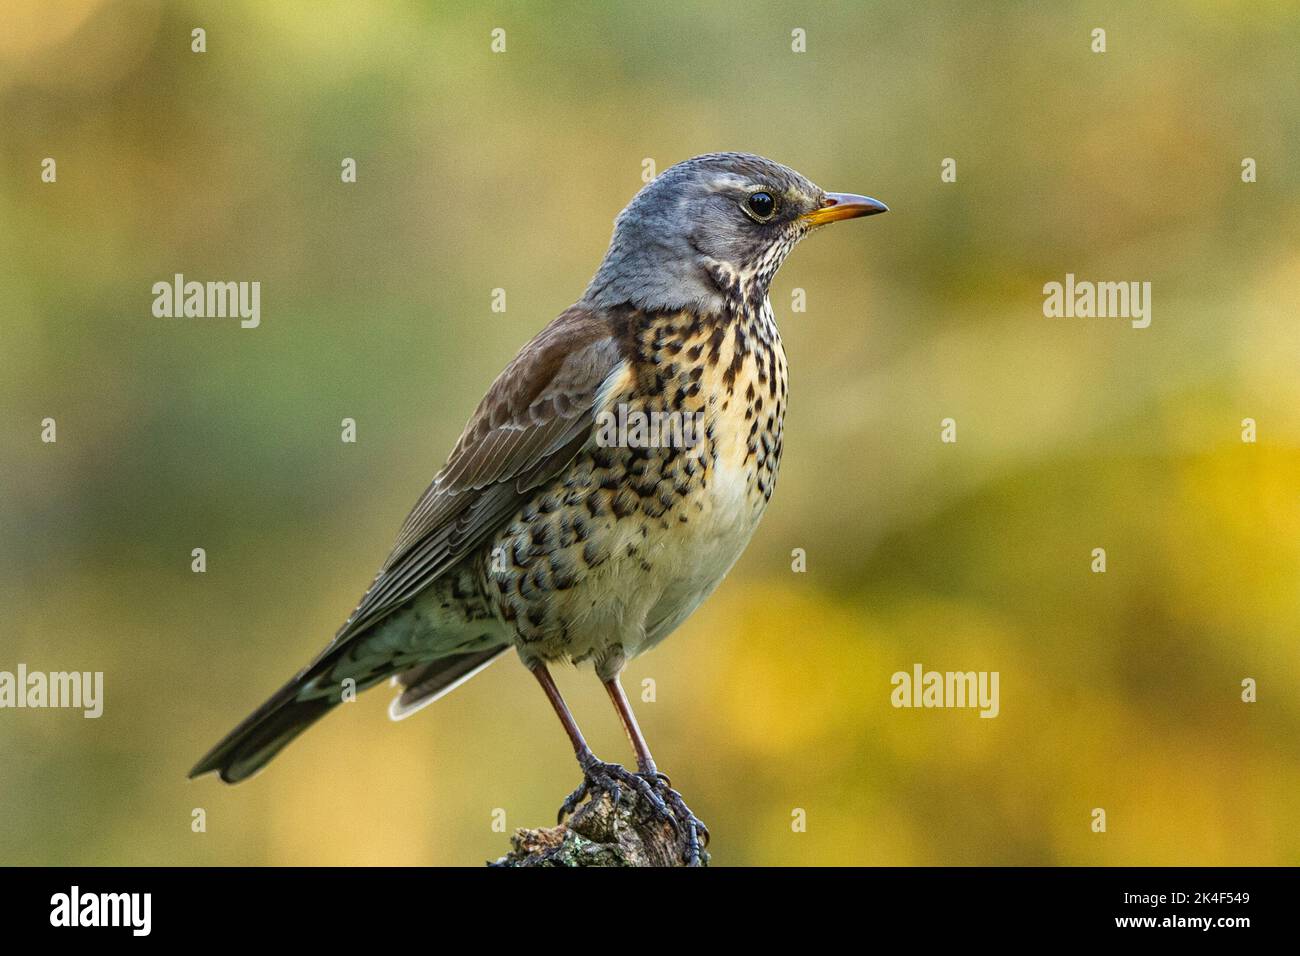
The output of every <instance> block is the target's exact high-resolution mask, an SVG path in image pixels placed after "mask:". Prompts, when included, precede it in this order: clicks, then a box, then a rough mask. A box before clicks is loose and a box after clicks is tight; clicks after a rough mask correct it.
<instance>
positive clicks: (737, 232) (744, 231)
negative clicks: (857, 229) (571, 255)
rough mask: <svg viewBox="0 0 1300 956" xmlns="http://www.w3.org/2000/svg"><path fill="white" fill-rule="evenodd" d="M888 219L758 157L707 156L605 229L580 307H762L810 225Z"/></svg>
mask: <svg viewBox="0 0 1300 956" xmlns="http://www.w3.org/2000/svg"><path fill="white" fill-rule="evenodd" d="M886 211H888V209H887V207H886V206H885V204H884V203H882V202H879V201H877V200H875V199H870V198H868V197H866V196H856V195H850V194H847V193H828V192H826V191H825V190H823V189H821V188H820V187H819V186H817V185H816V184H814V183H812V182H810V181H809V180H808V179H806V178H804V177H803V176H801V175H799V173H797V172H795V171H794V170H793V169H790V168H789V167H788V166H782V165H781V164H780V163H775V162H773V161H772V160H770V159H764V158H763V157H762V156H755V155H753V154H750V153H709V154H707V155H704V156H696V157H695V158H694V159H688V160H686V161H685V162H682V163H678V164H677V165H676V166H673V167H671V168H669V169H666V170H665V171H664V172H663V173H662V174H661V175H659V176H658V177H656V178H655V179H654V180H652V181H651V182H650V183H649V184H647V185H646V186H645V187H644V188H643V189H642V190H641V191H640V192H639V193H637V194H636V196H635V197H634V198H633V200H632V201H631V202H630V203H628V205H627V208H626V209H624V210H623V212H622V213H620V214H619V217H618V219H617V220H616V221H615V224H614V237H613V239H612V240H611V241H610V244H609V251H608V252H607V253H606V254H605V260H604V262H602V263H601V266H600V269H599V271H598V272H597V273H596V276H595V278H593V279H592V282H591V285H590V286H589V287H588V289H587V292H586V295H585V296H584V299H585V300H586V301H589V302H591V303H593V304H595V305H602V306H612V305H619V304H623V303H630V304H632V305H634V306H637V307H638V308H642V309H646V310H648V311H673V310H677V309H692V310H696V311H708V312H717V311H721V310H722V309H723V308H725V306H726V301H727V299H728V298H733V299H747V298H752V297H757V298H759V299H761V298H762V297H763V296H766V294H767V287H768V283H770V282H771V280H772V276H773V275H775V274H776V270H777V269H778V268H780V266H781V263H782V262H784V261H785V257H786V256H787V255H788V254H789V253H790V250H791V249H793V248H794V246H795V244H796V243H797V242H798V241H799V240H800V239H802V238H803V237H804V236H806V235H807V234H808V233H809V232H811V231H812V230H813V229H816V228H817V227H818V226H822V225H825V224H827V223H830V222H836V221H839V220H842V219H855V218H857V217H859V216H870V215H874V214H875V213H880V212H886Z"/></svg>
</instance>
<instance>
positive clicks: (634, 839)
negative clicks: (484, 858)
mask: <svg viewBox="0 0 1300 956" xmlns="http://www.w3.org/2000/svg"><path fill="white" fill-rule="evenodd" d="M510 844H511V850H510V852H509V853H507V854H506V855H505V856H503V857H501V859H499V860H497V861H496V862H495V863H492V864H489V865H491V866H684V865H685V856H686V841H685V839H684V838H683V837H682V836H681V835H680V834H679V833H678V832H677V828H676V827H674V826H673V825H672V823H670V822H668V821H667V820H664V819H662V818H660V817H657V816H655V815H653V814H650V813H647V812H646V808H645V806H644V802H643V801H642V799H641V796H640V795H639V794H637V793H635V792H633V791H630V790H627V789H625V790H624V791H623V794H622V797H621V799H620V800H619V802H618V804H617V805H615V804H614V800H613V798H612V797H611V796H610V795H609V794H608V793H603V792H602V793H597V794H595V795H593V796H591V797H588V798H587V800H586V801H585V802H584V803H583V804H582V805H581V806H579V807H578V809H577V810H576V811H575V812H574V813H573V815H572V816H570V817H569V818H568V820H566V821H565V822H564V823H562V824H560V825H559V826H554V827H543V828H538V829H519V830H516V831H515V832H514V834H513V835H512V836H511V837H510ZM700 860H701V863H702V865H705V866H707V865H708V860H709V855H708V853H707V852H706V851H704V850H701V851H700Z"/></svg>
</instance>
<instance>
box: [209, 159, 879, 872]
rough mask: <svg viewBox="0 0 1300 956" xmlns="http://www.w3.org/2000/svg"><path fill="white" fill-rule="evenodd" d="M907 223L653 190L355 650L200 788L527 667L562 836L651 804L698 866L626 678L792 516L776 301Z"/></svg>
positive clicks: (536, 352) (472, 442)
mask: <svg viewBox="0 0 1300 956" xmlns="http://www.w3.org/2000/svg"><path fill="white" fill-rule="evenodd" d="M887 211H888V207H886V206H885V204H884V203H882V202H880V201H878V200H876V199H872V198H870V197H868V196H863V195H857V194H850V193H834V192H826V191H825V190H823V189H821V188H820V187H818V186H817V185H815V184H814V183H813V182H812V181H810V180H809V179H807V178H805V177H804V176H803V175H801V174H800V173H798V172H796V171H794V170H793V169H791V168H789V167H787V166H784V165H782V164H780V163H777V162H774V161H773V160H770V159H766V158H763V157H761V156H758V155H755V154H752V153H743V152H718V153H708V154H705V155H701V156H696V157H694V158H692V159H688V160H685V161H683V162H680V163H677V164H675V165H673V166H671V167H669V168H667V169H665V170H664V171H663V172H662V173H661V174H660V175H658V176H656V177H654V178H653V179H651V180H650V181H649V182H648V183H646V184H645V185H644V186H643V187H642V188H641V189H640V191H639V192H638V193H637V194H636V195H635V196H634V197H633V199H632V201H631V202H630V203H629V204H628V205H627V207H626V208H624V209H623V211H622V212H621V213H620V214H619V215H618V217H617V218H616V219H615V221H614V231H613V236H612V238H611V240H610V243H609V247H608V250H607V252H606V253H605V256H604V258H603V260H602V261H601V263H600V265H599V267H598V269H597V270H596V273H595V275H594V277H593V278H592V279H591V281H590V283H589V284H588V286H587V288H586V291H585V292H584V293H583V295H582V297H581V298H580V299H579V300H578V301H577V302H576V303H575V304H574V305H572V306H570V307H569V308H568V309H566V310H564V312H562V313H561V314H560V315H559V316H558V317H557V318H555V319H554V320H553V321H552V322H551V323H550V324H549V325H547V326H545V327H544V328H543V329H542V330H541V331H540V332H539V333H538V334H537V335H536V336H535V337H534V338H533V339H532V340H531V341H530V342H528V343H527V344H526V345H525V346H524V347H523V348H522V349H521V350H520V351H519V353H518V354H517V355H516V356H515V357H514V359H513V360H512V361H511V362H510V363H509V364H508V365H507V366H506V367H505V369H504V371H502V372H501V374H500V375H499V376H498V377H497V378H496V380H495V381H494V382H493V383H492V385H491V386H490V387H489V389H488V391H487V394H486V395H485V397H484V398H483V400H482V401H481V402H480V403H479V405H478V407H477V409H476V410H475V411H474V413H473V415H472V416H471V417H470V419H469V421H468V423H467V424H466V426H465V428H464V430H463V432H462V433H461V435H460V438H459V439H458V440H457V441H456V443H455V446H454V447H453V448H452V450H451V453H450V455H449V456H448V458H447V461H446V463H445V464H444V465H443V467H442V469H441V470H440V471H438V473H437V474H436V475H435V477H434V478H433V481H432V483H431V484H430V485H429V486H428V488H427V489H426V490H425V491H424V493H423V494H422V495H421V496H420V498H419V500H418V501H417V502H416V504H415V506H414V508H413V509H412V510H411V512H410V514H409V516H408V517H407V518H406V521H405V522H404V523H403V525H402V527H401V529H400V531H399V532H398V535H397V540H396V543H395V544H394V545H393V548H392V550H391V552H390V553H389V555H388V557H387V559H386V560H385V561H384V563H383V565H382V567H381V569H380V571H379V573H378V574H377V575H376V577H375V578H374V580H373V582H372V583H371V585H370V587H369V588H368V589H367V590H366V592H365V594H364V596H363V597H362V598H361V601H360V603H359V604H358V605H357V607H356V609H355V610H354V611H353V612H352V614H351V615H350V616H349V617H348V619H347V620H346V621H345V622H344V624H343V626H342V627H341V628H340V629H339V630H338V632H337V633H336V635H335V636H334V638H333V640H331V641H330V642H329V643H328V644H327V645H326V647H325V648H324V650H322V651H321V652H320V653H319V654H318V655H317V656H316V657H315V659H313V660H312V661H311V662H310V663H309V664H308V665H307V666H306V667H305V668H303V669H302V670H301V671H300V672H299V673H298V674H297V675H296V676H295V677H294V678H293V679H292V680H290V681H289V682H288V683H287V684H285V686H284V687H282V688H281V689H280V690H279V691H277V692H276V693H275V694H273V695H272V696H271V697H270V698H269V699H268V700H267V701H266V702H265V703H264V704H262V706H261V707H259V708H258V709H257V710H255V711H254V712H253V713H252V714H251V715H249V716H248V717H247V718H246V719H245V720H244V721H243V722H242V723H240V724H239V725H238V726H237V727H235V729H234V730H232V731H231V732H230V733H229V734H228V735H227V736H226V737H225V738H224V739H222V740H221V741H220V742H219V743H218V744H217V745H216V746H215V747H213V748H212V749H211V750H210V751H209V752H208V753H207V754H206V755H205V756H204V757H203V758H202V759H201V760H200V761H199V762H198V763H197V764H196V765H195V767H194V768H193V770H192V771H191V772H190V776H191V777H196V776H200V775H202V774H206V773H209V772H212V771H215V772H217V773H218V774H219V775H220V778H221V779H222V780H223V781H225V782H227V783H236V782H239V781H241V780H244V779H246V778H247V777H249V776H251V775H252V774H253V773H255V772H256V771H258V770H260V769H261V768H262V767H263V766H264V765H265V764H266V763H267V762H268V761H270V760H271V759H272V758H273V757H275V756H276V755H277V754H278V753H279V752H280V751H281V750H282V749H283V748H284V747H285V746H286V745H287V744H288V743H289V742H290V741H292V740H293V739H294V738H296V737H297V736H298V735H299V734H301V733H302V732H303V731H304V730H306V729H307V728H308V727H309V726H311V725H312V724H313V723H315V722H316V721H317V720H318V719H320V718H321V717H322V716H324V715H325V714H326V713H327V712H329V711H330V710H332V709H333V708H334V707H335V706H336V705H338V704H339V703H340V701H341V700H342V699H344V697H345V696H346V693H345V690H346V689H350V690H351V691H352V692H354V693H355V692H359V691H361V690H365V689H367V688H369V687H372V686H374V685H376V684H379V683H380V682H382V681H384V680H385V679H388V680H390V682H392V683H393V684H394V685H395V686H396V688H397V693H396V696H395V697H394V699H393V701H392V703H391V705H390V708H389V713H390V716H391V717H392V718H393V719H395V720H396V719H402V718H405V717H408V716H410V715H411V714H413V713H415V712H416V711H418V710H420V709H421V708H423V707H425V706H427V705H428V704H430V703H432V702H433V701H435V700H437V699H438V698H440V697H441V696H443V695H444V694H446V693H448V692H449V691H451V690H453V689H454V688H456V687H458V686H459V685H460V684H462V683H463V682H465V681H467V680H469V679H470V678H471V677H473V676H475V675H476V674H478V673H479V672H481V671H482V670H483V669H484V668H486V667H487V666H488V665H489V664H491V663H492V662H493V661H495V660H496V659H497V658H499V657H500V656H501V655H502V654H504V653H505V652H506V651H508V650H509V649H511V648H514V650H515V651H516V652H517V656H518V658H519V660H520V661H521V662H522V663H523V665H524V666H525V667H526V668H528V670H529V671H531V672H532V674H533V676H534V677H535V678H536V679H537V681H538V683H539V684H540V685H541V689H542V691H543V693H544V694H545V696H546V698H547V700H548V701H549V702H550V704H551V706H552V708H553V709H554V711H555V713H556V714H557V716H558V717H559V720H560V723H561V724H562V726H563V728H564V730H565V732H566V734H567V735H568V738H569V742H570V743H571V744H572V746H573V750H574V753H575V755H576V757H577V760H578V764H579V767H580V770H581V772H582V782H581V784H580V785H579V786H578V788H577V789H576V790H574V792H573V793H572V794H570V796H569V797H568V798H567V799H566V800H565V801H564V804H563V806H562V807H561V809H560V813H559V817H560V820H561V821H562V820H563V819H564V818H565V816H566V814H568V813H571V812H573V811H574V808H575V807H576V806H577V805H578V804H579V803H580V802H581V801H582V800H583V799H584V798H585V797H586V796H587V795H588V794H592V793H597V792H606V793H610V794H611V795H613V796H614V797H615V799H617V797H618V795H619V794H620V793H622V788H624V787H627V788H631V789H633V790H634V791H635V792H637V793H639V794H640V795H642V796H643V797H644V798H645V800H646V802H647V804H648V805H649V807H650V812H653V813H655V814H658V815H660V816H662V817H663V818H664V819H666V820H667V821H669V822H671V823H672V825H673V826H674V827H676V828H677V830H678V832H680V833H682V834H683V835H684V840H683V845H684V846H685V850H684V851H683V852H684V860H685V862H686V863H688V864H698V863H699V860H700V849H701V847H702V846H706V845H707V840H708V829H707V827H706V826H705V825H704V824H703V822H702V821H700V820H699V819H698V818H697V817H696V816H695V815H694V814H693V813H692V812H691V811H690V810H689V808H688V807H687V806H686V804H685V802H684V800H683V799H682V797H681V795H680V794H679V793H677V791H675V790H673V789H672V787H671V781H670V780H669V779H668V777H667V776H666V775H664V774H663V773H661V772H660V771H659V769H658V767H657V765H656V763H655V760H654V758H653V756H652V754H651V751H650V748H649V746H648V745H647V743H646V740H645V737H644V735H643V734H642V732H641V729H640V727H639V726H638V723H637V720H636V716H635V714H634V713H633V711H632V707H631V705H630V704H629V702H628V698H627V694H626V693H625V692H624V690H623V687H622V684H621V682H620V679H619V675H620V673H621V672H622V670H623V668H624V665H625V664H626V663H627V662H628V661H629V660H631V659H633V658H634V657H637V656H638V655H640V654H643V653H645V652H646V651H648V650H650V649H651V648H652V647H654V646H655V645H657V644H658V643H659V642H660V641H662V640H663V639H664V638H665V637H667V636H668V635H669V634H670V633H672V631H673V630H675V629H676V628H677V627H678V626H679V625H680V624H681V623H682V622H683V621H684V620H685V619H686V618H687V617H688V616H689V615H690V614H691V613H692V612H693V611H694V610H695V609H696V608H697V607H698V606H699V605H700V604H701V602H703V601H704V600H705V599H706V598H707V597H708V596H709V595H710V594H711V593H712V592H713V591H714V589H715V588H717V587H718V585H719V583H720V582H721V581H722V579H723V578H724V576H725V575H726V574H727V572H728V571H729V570H730V569H731V567H732V566H733V565H734V564H735V562H736V560H737V559H738V558H739V557H740V555H741V553H742V552H743V551H744V549H745V547H746V546H747V544H748V543H749V540H750V538H751V537H752V536H753V534H754V531H755V529H756V528H757V527H758V524H759V520H760V519H761V518H762V516H763V513H764V511H765V510H766V508H767V505H768V502H769V500H770V499H771V497H772V492H773V488H774V486H775V483H776V478H777V471H778V468H779V466H780V462H781V455H782V448H783V444H782V429H783V421H784V416H785V410H786V398H787V366H786V356H785V351H784V348H783V347H782V344H781V336H780V333H779V332H778V330H777V325H776V320H775V317H774V315H773V311H772V305H771V302H770V300H769V295H768V290H769V286H770V283H771V281H772V277H773V276H774V275H775V274H776V271H777V269H778V268H780V266H781V264H782V263H783V262H784V261H785V259H786V257H787V255H789V253H790V251H791V250H792V249H793V248H794V247H795V245H796V244H797V243H798V242H799V241H800V240H801V239H803V238H804V237H805V236H807V235H808V234H809V233H811V232H812V231H814V230H816V229H819V228H821V227H822V226H825V225H827V224H830V223H834V222H838V221H842V220H848V219H855V218H859V217H863V216H871V215H875V214H877V213H883V212H887ZM656 426H659V427H656ZM564 662H568V663H572V664H575V665H585V664H590V665H591V667H592V669H593V670H594V672H595V674H596V676H597V678H598V679H599V680H600V681H601V683H602V684H603V685H604V687H605V690H606V691H607V692H608V695H609V698H610V700H611V702H612V704H613V706H614V709H615V711H616V712H617V714H618V717H619V719H620V721H621V723H622V725H623V729H624V730H625V732H626V734H627V737H628V740H629V742H630V744H631V748H632V750H633V752H634V754H635V758H636V766H637V769H636V771H635V772H634V771H630V770H628V769H626V768H624V767H623V766H622V765H620V764H617V763H606V762H604V761H602V760H600V759H598V758H597V757H596V756H595V754H594V753H593V752H592V750H591V748H590V747H589V746H588V745H587V742H586V740H585V739H584V737H583V735H582V732H581V730H580V729H579V727H578V724H577V722H576V721H575V720H574V717H573V715H572V713H571V712H570V710H569V708H568V706H567V705H566V704H565V702H564V698H563V697H562V696H561V695H560V691H559V689H558V688H557V687H556V684H555V681H554V680H553V679H552V676H551V673H550V670H549V666H550V665H552V664H556V663H564Z"/></svg>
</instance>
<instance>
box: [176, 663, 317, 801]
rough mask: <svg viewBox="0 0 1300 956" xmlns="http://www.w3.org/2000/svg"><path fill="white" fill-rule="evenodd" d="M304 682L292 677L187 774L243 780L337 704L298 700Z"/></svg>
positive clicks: (227, 781) (314, 698)
mask: <svg viewBox="0 0 1300 956" xmlns="http://www.w3.org/2000/svg"><path fill="white" fill-rule="evenodd" d="M303 683H304V682H303V681H302V680H301V679H300V678H294V679H293V680H292V681H290V682H289V683H288V684H286V685H285V686H284V687H282V688H281V689H280V690H278V691H277V692H276V693H275V694H273V695H272V696H271V698H270V699H269V700H268V701H267V702H266V703H264V704H263V705H262V706H261V707H259V708H257V710H255V711H253V713H251V714H249V715H248V716H247V717H245V718H244V720H242V721H241V722H240V724H239V726H238V727H236V728H235V729H234V730H232V731H231V732H230V733H228V734H226V736H225V737H224V738H223V739H222V740H221V742H220V743H219V744H217V745H216V746H215V747H213V748H212V749H211V750H210V751H208V753H207V754H206V755H205V756H204V757H203V759H202V760H200V761H199V762H198V763H197V764H195V765H194V769H193V770H191V771H190V777H191V778H194V777H198V776H201V775H203V774H205V773H211V772H212V771H213V770H216V771H219V772H220V774H221V779H222V780H224V781H225V782H226V783H238V782H239V781H241V780H246V779H247V778H249V777H251V776H252V775H253V774H255V773H257V771H259V770H261V769H262V767H264V766H266V764H267V763H268V762H270V760H271V758H272V757H274V756H275V755H276V754H278V753H279V752H280V751H281V750H283V749H284V748H285V747H286V746H288V744H289V743H290V741H292V740H293V739H294V738H295V737H297V736H298V735H299V734H300V733H302V732H303V731H304V730H306V729H307V728H308V727H310V726H311V725H312V724H314V723H316V721H318V720H320V719H321V718H322V717H324V716H325V715H326V714H327V713H329V712H330V710H332V709H333V708H334V706H335V705H336V704H338V703H339V699H338V698H337V697H309V698H307V699H305V700H300V699H299V698H298V691H299V689H300V688H301V686H302V684H303Z"/></svg>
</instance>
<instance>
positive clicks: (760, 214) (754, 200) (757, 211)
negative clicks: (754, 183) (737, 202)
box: [745, 192, 776, 222]
mask: <svg viewBox="0 0 1300 956" xmlns="http://www.w3.org/2000/svg"><path fill="white" fill-rule="evenodd" d="M745 206H746V207H747V208H748V209H749V213H750V215H752V216H753V217H754V218H755V219H757V220H758V221H759V222H766V221H767V220H768V219H771V218H772V213H773V212H774V211H775V210H776V200H775V199H773V198H772V194H771V193H767V192H756V193H750V194H749V198H748V199H746V200H745Z"/></svg>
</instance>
